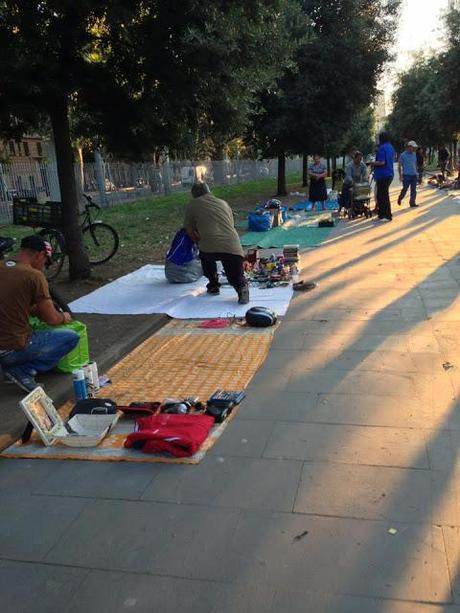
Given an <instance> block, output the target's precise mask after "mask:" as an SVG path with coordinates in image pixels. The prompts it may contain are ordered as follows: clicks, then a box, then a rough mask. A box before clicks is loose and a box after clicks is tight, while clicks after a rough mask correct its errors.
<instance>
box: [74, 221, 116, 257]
mask: <svg viewBox="0 0 460 613" xmlns="http://www.w3.org/2000/svg"><path fill="white" fill-rule="evenodd" d="M83 244H84V246H85V249H86V251H87V253H88V257H89V263H90V264H91V265H93V266H97V265H98V264H104V262H108V261H109V260H110V258H112V257H113V256H114V255H115V253H116V252H117V249H118V244H119V238H118V234H117V233H116V231H115V230H114V229H113V228H112V226H109V225H108V224H106V223H101V222H97V223H92V224H91V225H89V226H86V228H83Z"/></svg>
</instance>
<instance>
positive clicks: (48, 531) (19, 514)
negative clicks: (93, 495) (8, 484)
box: [0, 494, 87, 561]
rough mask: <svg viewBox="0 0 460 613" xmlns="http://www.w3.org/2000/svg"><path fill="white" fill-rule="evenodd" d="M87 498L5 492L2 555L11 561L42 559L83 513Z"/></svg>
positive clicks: (0, 526)
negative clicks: (6, 493)
mask: <svg viewBox="0 0 460 613" xmlns="http://www.w3.org/2000/svg"><path fill="white" fill-rule="evenodd" d="M86 504H87V501H86V500H78V499H70V498H61V497H59V498H54V497H44V496H29V495H27V494H25V495H22V494H10V495H2V496H1V498H0V517H2V518H3V521H1V522H0V555H1V557H2V558H7V559H11V560H28V561H40V560H43V559H44V558H45V557H46V554H47V553H48V551H49V550H50V549H51V547H53V545H55V544H56V543H57V541H58V540H59V538H60V537H61V536H62V535H64V534H65V533H66V531H67V530H68V529H69V528H70V527H71V526H72V524H73V523H74V522H75V520H76V519H77V517H78V516H79V515H80V513H81V512H82V510H83V509H84V507H85V505H86Z"/></svg>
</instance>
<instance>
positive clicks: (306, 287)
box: [292, 281, 317, 292]
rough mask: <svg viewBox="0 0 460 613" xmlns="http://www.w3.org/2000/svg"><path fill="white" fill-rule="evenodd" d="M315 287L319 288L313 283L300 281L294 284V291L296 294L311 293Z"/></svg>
mask: <svg viewBox="0 0 460 613" xmlns="http://www.w3.org/2000/svg"><path fill="white" fill-rule="evenodd" d="M315 287H317V284H316V283H314V282H313V281H299V282H298V283H294V284H293V286H292V289H293V290H295V291H296V292H309V291H311V290H312V289H315Z"/></svg>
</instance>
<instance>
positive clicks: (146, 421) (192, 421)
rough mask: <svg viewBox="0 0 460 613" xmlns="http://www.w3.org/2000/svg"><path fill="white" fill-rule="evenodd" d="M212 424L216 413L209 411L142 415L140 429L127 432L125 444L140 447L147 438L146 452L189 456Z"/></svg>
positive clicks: (144, 449) (137, 423)
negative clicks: (210, 414)
mask: <svg viewBox="0 0 460 613" xmlns="http://www.w3.org/2000/svg"><path fill="white" fill-rule="evenodd" d="M213 424H214V417H210V416H209V415H177V414H174V413H172V414H167V413H160V414H159V415H150V416H149V417H141V418H140V419H138V420H137V421H136V425H137V431H136V432H133V433H132V434H130V435H129V436H128V438H127V439H126V441H125V447H128V448H129V447H137V445H138V444H139V445H140V444H141V442H142V441H144V444H143V446H142V451H144V452H145V453H164V452H166V453H170V454H171V455H173V456H175V457H177V458H186V457H188V456H192V455H193V454H195V453H196V452H197V451H198V449H199V448H200V447H201V445H202V444H203V442H204V441H205V440H206V438H207V437H208V434H209V431H210V430H211V428H212V426H213ZM136 443H137V444H136Z"/></svg>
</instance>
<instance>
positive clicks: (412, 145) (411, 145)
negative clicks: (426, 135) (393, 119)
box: [407, 140, 418, 148]
mask: <svg viewBox="0 0 460 613" xmlns="http://www.w3.org/2000/svg"><path fill="white" fill-rule="evenodd" d="M407 146H408V147H415V148H416V147H418V145H417V143H416V142H415V140H410V141H409V142H408V143H407Z"/></svg>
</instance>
